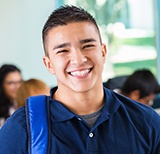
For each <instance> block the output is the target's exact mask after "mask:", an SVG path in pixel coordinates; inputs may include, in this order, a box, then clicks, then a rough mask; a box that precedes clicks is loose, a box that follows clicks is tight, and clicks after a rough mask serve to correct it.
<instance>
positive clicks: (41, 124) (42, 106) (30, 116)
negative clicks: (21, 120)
mask: <svg viewBox="0 0 160 154" xmlns="http://www.w3.org/2000/svg"><path fill="white" fill-rule="evenodd" d="M49 117H50V116H49V97H48V96H45V95H39V96H31V97H29V98H28V99H27V100H26V120H27V129H28V152H29V154H49V153H50V118H49Z"/></svg>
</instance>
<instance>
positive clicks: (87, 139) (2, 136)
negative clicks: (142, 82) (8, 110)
mask: <svg viewBox="0 0 160 154" xmlns="http://www.w3.org/2000/svg"><path fill="white" fill-rule="evenodd" d="M43 43H44V49H45V56H44V57H43V61H44V64H45V66H46V68H47V69H48V71H49V72H50V73H51V74H54V75H55V76H56V78H57V83H58V87H56V88H53V89H52V90H51V96H50V99H49V110H50V117H49V121H50V127H49V128H50V129H51V134H50V135H49V138H50V142H49V145H50V153H54V154H93V153H94V154H95V153H97V154H98V153H99V154H106V153H111V154H117V153H118V154H119V153H120V154H137V153H141V154H146V153H160V124H159V123H160V117H159V115H158V114H157V113H156V112H154V111H153V110H152V109H151V108H149V107H147V106H144V105H143V104H140V103H137V102H135V101H133V100H130V99H128V98H126V97H124V96H122V95H120V94H117V93H114V92H113V91H110V90H108V89H105V88H103V85H102V77H101V75H102V70H103V64H104V62H105V57H106V46H105V44H102V42H101V37H100V32H99V29H98V26H97V24H96V22H95V20H94V19H93V17H92V16H91V15H90V14H88V13H87V12H86V11H84V10H83V9H81V8H77V7H74V6H65V7H62V8H59V9H57V10H55V11H54V12H53V13H52V14H51V15H50V17H49V19H48V20H47V22H46V24H45V26H44V28H43ZM37 103H38V102H37ZM38 109H39V108H38ZM38 109H37V110H38ZM37 116H39V117H40V116H41V115H37ZM39 121H40V122H41V118H39ZM34 127H36V125H35V126H34ZM39 135H40V134H39ZM29 137H30V134H29V133H28V131H27V126H26V113H25V108H20V109H19V110H17V111H16V112H15V114H14V115H13V116H12V117H10V118H9V119H8V120H7V122H6V123H5V125H4V126H3V127H2V129H1V131H0V146H1V148H0V151H1V152H0V154H11V153H16V154H22V153H23V154H27V153H28V151H30V150H28V147H30V146H31V145H30V144H29V143H28V138H29ZM38 139H39V140H40V142H41V141H42V140H43V137H42V138H38ZM38 139H37V140H38ZM33 140H34V139H33ZM35 140H36V139H35ZM46 146H47V145H46ZM39 148H40V147H39ZM40 153H42V152H39V153H38V154H40ZM48 153H49V152H48Z"/></svg>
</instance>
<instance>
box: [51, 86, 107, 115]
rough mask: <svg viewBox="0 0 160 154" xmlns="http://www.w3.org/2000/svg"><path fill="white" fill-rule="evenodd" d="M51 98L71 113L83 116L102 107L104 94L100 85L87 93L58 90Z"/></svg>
mask: <svg viewBox="0 0 160 154" xmlns="http://www.w3.org/2000/svg"><path fill="white" fill-rule="evenodd" d="M95 94H96V95H95ZM68 96H69V97H68ZM53 98H54V99H56V100H58V101H59V102H61V103H62V104H63V105H64V106H66V107H67V108H68V109H70V110H71V111H72V112H74V113H76V114H78V115H84V114H91V113H93V112H95V111H97V110H98V109H99V108H100V107H101V106H102V105H103V103H104V100H103V99H104V92H103V87H102V85H101V86H100V87H99V88H95V89H94V90H90V91H87V92H73V91H70V90H68V89H67V90H64V89H63V90H61V89H59V88H58V89H57V91H56V92H55V94H54V96H53Z"/></svg>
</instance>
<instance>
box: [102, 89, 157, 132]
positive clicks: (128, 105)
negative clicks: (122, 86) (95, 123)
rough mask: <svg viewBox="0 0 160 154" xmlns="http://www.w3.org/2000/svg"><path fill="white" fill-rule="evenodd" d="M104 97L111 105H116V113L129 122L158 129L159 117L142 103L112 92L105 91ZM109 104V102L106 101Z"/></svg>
mask: <svg viewBox="0 0 160 154" xmlns="http://www.w3.org/2000/svg"><path fill="white" fill-rule="evenodd" d="M105 93H106V97H107V96H108V97H109V98H107V99H108V100H110V102H112V105H113V104H115V103H116V104H118V105H119V108H118V109H117V111H116V112H118V113H121V114H122V113H123V114H125V115H126V116H127V118H129V119H130V120H131V121H135V122H136V123H137V121H141V122H140V123H145V124H148V125H151V124H153V125H155V127H157V128H158V127H159V130H160V125H159V126H158V125H157V122H158V123H160V116H159V115H158V114H157V113H156V112H155V111H154V109H153V108H152V107H149V106H146V105H144V104H142V103H139V102H136V101H134V100H131V99H129V98H128V97H126V96H124V95H121V94H119V93H117V92H114V91H112V90H108V89H105ZM108 102H109V101H108Z"/></svg>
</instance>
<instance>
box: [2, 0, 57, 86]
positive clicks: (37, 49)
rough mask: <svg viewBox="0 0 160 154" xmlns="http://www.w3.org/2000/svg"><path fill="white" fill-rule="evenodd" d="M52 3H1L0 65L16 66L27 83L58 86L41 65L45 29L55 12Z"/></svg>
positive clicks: (7, 0) (32, 0)
mask: <svg viewBox="0 0 160 154" xmlns="http://www.w3.org/2000/svg"><path fill="white" fill-rule="evenodd" d="M54 3H55V1H53V0H0V65H2V64H4V63H12V64H15V65H17V66H18V67H19V68H20V69H21V70H22V74H23V78H24V79H29V78H33V77H35V78H39V79H42V80H43V81H45V82H46V83H47V84H48V85H49V86H53V85H55V84H56V80H55V77H54V76H52V75H50V74H49V72H48V71H47V70H46V68H45V67H44V65H43V63H42V56H43V55H44V53H43V46H42V39H41V31H42V27H43V25H44V23H45V21H46V20H47V18H48V16H49V14H50V13H51V12H52V11H53V9H54V8H55V4H54Z"/></svg>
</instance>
